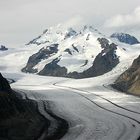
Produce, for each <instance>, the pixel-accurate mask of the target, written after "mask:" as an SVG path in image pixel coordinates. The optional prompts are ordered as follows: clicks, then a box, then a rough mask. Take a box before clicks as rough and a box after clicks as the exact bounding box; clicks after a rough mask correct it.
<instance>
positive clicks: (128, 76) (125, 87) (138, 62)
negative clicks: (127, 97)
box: [113, 56, 140, 95]
mask: <svg viewBox="0 0 140 140" xmlns="http://www.w3.org/2000/svg"><path fill="white" fill-rule="evenodd" d="M113 87H115V88H117V89H119V90H121V91H124V92H128V93H130V94H135V95H140V56H139V57H138V58H137V59H135V60H134V62H133V64H132V66H131V67H130V68H129V69H128V70H126V71H125V72H124V73H123V74H122V75H120V77H119V78H118V79H117V80H116V81H115V84H114V85H113Z"/></svg>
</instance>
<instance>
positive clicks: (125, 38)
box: [110, 32, 140, 45]
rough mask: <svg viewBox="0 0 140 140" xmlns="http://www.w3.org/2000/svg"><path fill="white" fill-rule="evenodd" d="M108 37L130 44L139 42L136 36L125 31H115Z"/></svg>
mask: <svg viewBox="0 0 140 140" xmlns="http://www.w3.org/2000/svg"><path fill="white" fill-rule="evenodd" d="M110 37H111V38H115V39H117V40H118V41H120V42H122V43H126V44H130V45H134V44H138V43H140V42H139V41H138V39H137V38H136V37H134V36H132V35H130V34H127V33H117V32H116V33H113V34H112V35H111V36H110Z"/></svg>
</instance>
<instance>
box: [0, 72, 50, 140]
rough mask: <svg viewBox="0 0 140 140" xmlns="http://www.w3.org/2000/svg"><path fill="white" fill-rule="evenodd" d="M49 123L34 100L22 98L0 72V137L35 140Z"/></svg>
mask: <svg viewBox="0 0 140 140" xmlns="http://www.w3.org/2000/svg"><path fill="white" fill-rule="evenodd" d="M45 125H46V126H48V125H49V124H48V123H47V121H46V120H45V118H44V117H43V116H41V115H40V114H39V113H38V110H37V105H36V103H35V102H34V101H30V100H22V99H21V97H20V95H18V94H17V93H15V92H14V91H13V90H12V89H11V88H10V85H9V84H8V81H7V80H6V79H5V78H3V77H2V75H1V74H0V139H1V140H34V139H38V138H39V137H40V134H41V133H42V131H43V129H44V127H45Z"/></svg>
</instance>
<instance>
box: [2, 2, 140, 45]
mask: <svg viewBox="0 0 140 140" xmlns="http://www.w3.org/2000/svg"><path fill="white" fill-rule="evenodd" d="M59 23H62V24H66V25H67V26H75V27H76V26H78V27H80V26H83V25H84V24H87V25H92V26H93V27H95V28H98V29H99V30H100V31H101V32H103V33H105V34H108V35H109V34H110V33H111V32H115V31H123V32H128V33H129V32H130V33H132V34H136V35H138V34H139V29H140V0H0V44H4V45H8V46H19V45H23V44H26V43H28V42H29V41H30V40H32V39H33V38H35V37H36V36H38V35H40V34H41V33H42V32H43V30H45V29H47V28H48V27H50V26H54V25H57V24H59Z"/></svg>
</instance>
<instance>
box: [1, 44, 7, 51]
mask: <svg viewBox="0 0 140 140" xmlns="http://www.w3.org/2000/svg"><path fill="white" fill-rule="evenodd" d="M7 50H8V48H6V47H5V46H4V45H0V51H7Z"/></svg>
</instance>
